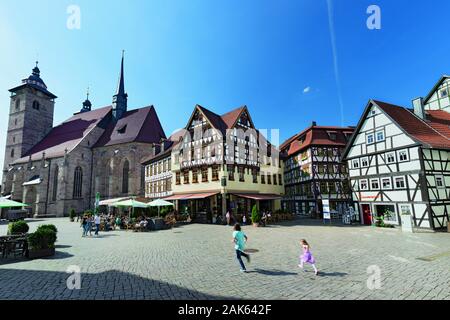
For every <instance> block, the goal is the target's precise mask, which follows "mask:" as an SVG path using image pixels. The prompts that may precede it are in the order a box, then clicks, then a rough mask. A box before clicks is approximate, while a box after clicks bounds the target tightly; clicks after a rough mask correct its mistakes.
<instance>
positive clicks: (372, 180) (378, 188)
mask: <svg viewBox="0 0 450 320" xmlns="http://www.w3.org/2000/svg"><path fill="white" fill-rule="evenodd" d="M374 181H376V182H377V183H378V187H376V188H374V187H373V185H372V183H373V182H374ZM380 187H381V186H380V179H378V178H376V179H370V190H380Z"/></svg>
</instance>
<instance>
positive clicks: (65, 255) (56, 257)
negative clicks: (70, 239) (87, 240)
mask: <svg viewBox="0 0 450 320" xmlns="http://www.w3.org/2000/svg"><path fill="white" fill-rule="evenodd" d="M69 247H70V246H69ZM57 248H58V247H57ZM71 257H73V254H70V253H67V252H62V251H56V252H55V255H54V256H51V257H45V258H42V260H61V259H67V258H71ZM36 260H39V259H36ZM29 261H32V260H31V259H28V258H26V257H22V256H20V257H13V256H10V257H8V258H2V259H0V266H2V265H7V264H14V263H22V262H29ZM1 272H3V270H2V271H1ZM0 283H1V281H0ZM0 288H1V285H0Z"/></svg>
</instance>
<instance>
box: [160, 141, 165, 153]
mask: <svg viewBox="0 0 450 320" xmlns="http://www.w3.org/2000/svg"><path fill="white" fill-rule="evenodd" d="M165 144H166V141H165V140H164V139H161V142H160V146H161V149H160V151H159V152H161V153H163V152H164V149H165V146H166V145H165Z"/></svg>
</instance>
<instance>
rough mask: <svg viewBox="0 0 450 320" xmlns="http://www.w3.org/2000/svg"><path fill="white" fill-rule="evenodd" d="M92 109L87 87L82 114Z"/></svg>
mask: <svg viewBox="0 0 450 320" xmlns="http://www.w3.org/2000/svg"><path fill="white" fill-rule="evenodd" d="M91 109H92V103H91V101H89V87H87V91H86V100H85V101H84V102H83V108H81V111H80V112H89V111H91Z"/></svg>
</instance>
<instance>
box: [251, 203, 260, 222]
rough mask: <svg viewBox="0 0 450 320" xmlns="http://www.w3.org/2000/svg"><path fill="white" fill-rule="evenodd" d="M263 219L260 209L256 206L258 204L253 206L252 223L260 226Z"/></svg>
mask: <svg viewBox="0 0 450 320" xmlns="http://www.w3.org/2000/svg"><path fill="white" fill-rule="evenodd" d="M260 221H261V217H260V215H259V213H258V209H257V208H256V204H255V205H254V206H253V208H252V223H253V226H254V227H259V222H260Z"/></svg>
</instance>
